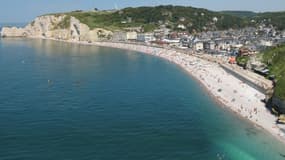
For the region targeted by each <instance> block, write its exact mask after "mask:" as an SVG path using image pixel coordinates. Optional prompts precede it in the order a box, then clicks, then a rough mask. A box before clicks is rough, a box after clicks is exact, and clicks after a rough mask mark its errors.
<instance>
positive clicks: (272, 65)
mask: <svg viewBox="0 0 285 160" xmlns="http://www.w3.org/2000/svg"><path fill="white" fill-rule="evenodd" d="M263 60H264V62H265V63H267V64H269V69H270V72H271V74H274V75H275V76H276V79H277V85H276V88H275V93H274V95H275V96H277V97H279V98H281V99H283V100H285V45H282V46H279V47H274V48H270V49H267V50H266V51H265V52H264V53H263Z"/></svg>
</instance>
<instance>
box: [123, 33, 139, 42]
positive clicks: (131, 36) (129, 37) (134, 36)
mask: <svg viewBox="0 0 285 160" xmlns="http://www.w3.org/2000/svg"><path fill="white" fill-rule="evenodd" d="M126 38H127V40H137V38H138V34H137V32H127V33H126Z"/></svg>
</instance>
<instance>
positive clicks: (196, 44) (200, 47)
mask: <svg viewBox="0 0 285 160" xmlns="http://www.w3.org/2000/svg"><path fill="white" fill-rule="evenodd" d="M193 48H194V50H196V51H202V50H204V42H203V41H196V42H194V46H193Z"/></svg>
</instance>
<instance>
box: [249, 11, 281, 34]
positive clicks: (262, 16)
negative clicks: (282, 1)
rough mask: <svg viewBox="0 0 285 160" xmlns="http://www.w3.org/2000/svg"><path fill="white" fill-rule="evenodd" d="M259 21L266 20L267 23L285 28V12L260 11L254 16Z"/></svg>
mask: <svg viewBox="0 0 285 160" xmlns="http://www.w3.org/2000/svg"><path fill="white" fill-rule="evenodd" d="M254 19H255V20H256V21H257V22H264V23H265V24H272V25H273V26H276V27H277V28H278V29H279V30H284V29H285V12H266V13H259V14H257V16H255V17H254Z"/></svg>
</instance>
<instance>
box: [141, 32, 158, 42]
mask: <svg viewBox="0 0 285 160" xmlns="http://www.w3.org/2000/svg"><path fill="white" fill-rule="evenodd" d="M155 40H156V38H155V37H154V33H139V34H137V41H140V42H151V41H155Z"/></svg>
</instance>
